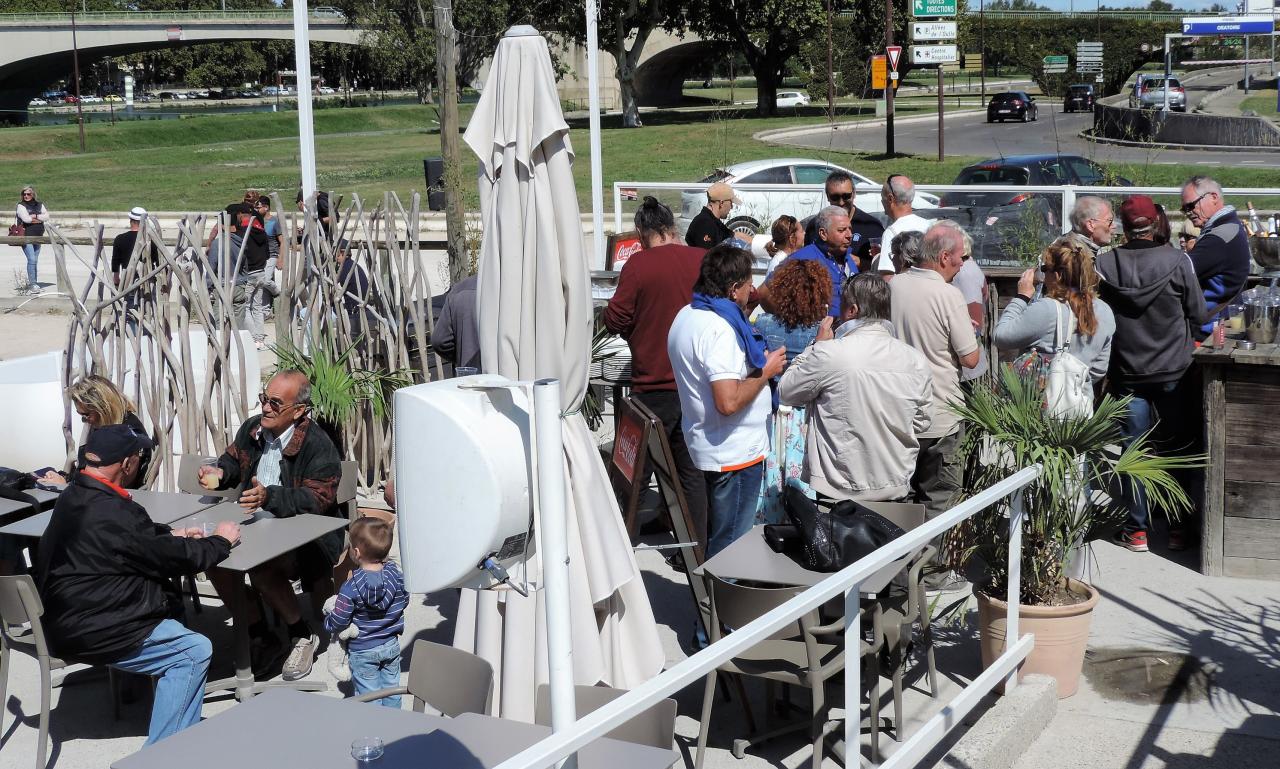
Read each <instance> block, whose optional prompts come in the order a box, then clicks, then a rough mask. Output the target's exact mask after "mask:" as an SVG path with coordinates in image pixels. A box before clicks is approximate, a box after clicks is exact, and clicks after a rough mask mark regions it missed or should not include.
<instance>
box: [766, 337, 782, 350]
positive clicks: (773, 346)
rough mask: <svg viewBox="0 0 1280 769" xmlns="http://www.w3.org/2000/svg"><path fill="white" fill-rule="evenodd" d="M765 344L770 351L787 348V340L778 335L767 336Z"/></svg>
mask: <svg viewBox="0 0 1280 769" xmlns="http://www.w3.org/2000/svg"><path fill="white" fill-rule="evenodd" d="M764 343H765V346H766V347H768V348H769V349H770V350H777V349H781V348H783V347H786V346H787V338H786V337H785V336H779V335H778V334H765V336H764Z"/></svg>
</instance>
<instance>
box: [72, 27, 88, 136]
mask: <svg viewBox="0 0 1280 769" xmlns="http://www.w3.org/2000/svg"><path fill="white" fill-rule="evenodd" d="M71 68H72V70H73V71H74V73H75V78H76V87H75V91H76V125H78V126H79V127H80V154H82V155H83V154H84V151H85V149H84V107H83V105H82V104H81V103H80V46H79V44H77V43H76V7H75V5H72V6H71Z"/></svg>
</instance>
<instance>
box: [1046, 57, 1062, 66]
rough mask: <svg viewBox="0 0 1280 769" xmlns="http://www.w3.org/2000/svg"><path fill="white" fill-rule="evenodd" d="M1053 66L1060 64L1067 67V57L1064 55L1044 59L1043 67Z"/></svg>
mask: <svg viewBox="0 0 1280 769" xmlns="http://www.w3.org/2000/svg"><path fill="white" fill-rule="evenodd" d="M1054 64H1061V65H1062V66H1064V67H1065V66H1067V57H1066V56H1065V55H1061V56H1046V57H1044V65H1045V66H1046V67H1048V66H1051V65H1054Z"/></svg>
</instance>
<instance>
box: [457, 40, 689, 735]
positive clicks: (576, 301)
mask: <svg viewBox="0 0 1280 769" xmlns="http://www.w3.org/2000/svg"><path fill="white" fill-rule="evenodd" d="M463 139H464V141H465V142H466V143H467V145H468V146H469V147H470V148H471V149H472V151H474V152H475V154H476V156H477V157H478V158H479V160H480V180H479V185H480V206H481V214H482V218H483V223H484V232H483V239H482V244H481V249H480V275H479V284H478V297H477V310H476V312H477V315H478V317H479V324H480V349H481V365H482V366H483V367H484V371H485V373H493V374H502V375H503V376H507V377H510V378H511V379H521V380H533V379H540V378H550V377H554V378H558V379H560V381H561V386H562V398H563V403H564V410H565V412H566V413H567V414H568V416H567V417H566V418H565V419H564V420H563V421H562V422H561V425H562V439H563V443H564V458H565V462H564V464H565V473H566V475H567V485H568V492H567V508H568V519H569V520H568V530H569V531H568V534H569V543H568V550H569V558H570V586H571V590H570V601H571V612H570V613H571V619H572V628H573V663H574V665H573V667H574V681H575V682H576V683H578V684H595V683H605V684H607V685H609V686H615V687H619V688H624V689H626V688H631V687H633V686H635V685H636V684H638V683H640V682H642V681H645V680H647V679H649V678H651V677H653V676H654V675H657V674H658V673H659V672H660V671H661V670H662V668H663V665H664V663H665V657H664V654H663V652H662V644H661V641H660V639H659V637H658V632H657V625H656V624H655V622H654V619H653V610H652V608H651V607H650V605H649V597H648V595H647V594H646V592H645V589H644V583H643V582H642V580H641V577H640V570H639V568H638V567H637V566H636V561H635V556H634V554H633V553H632V550H631V545H630V540H629V538H628V537H627V534H626V530H625V528H624V527H623V524H622V518H621V515H620V514H619V511H618V504H617V500H616V499H615V497H614V495H613V490H612V488H611V486H610V484H609V480H608V476H607V475H606V474H605V469H604V464H603V462H602V461H601V458H600V452H599V450H598V449H597V448H596V446H595V443H594V441H593V440H592V437H591V433H590V431H589V430H588V429H587V425H586V422H585V420H584V419H583V418H582V416H581V415H580V414H578V413H577V410H578V408H579V407H580V406H581V404H582V400H583V398H584V396H585V394H586V389H587V369H588V365H589V362H590V361H589V358H590V355H591V331H592V329H591V324H592V313H591V290H590V288H591V286H590V274H589V266H588V262H587V255H586V253H585V251H584V249H583V239H582V220H581V217H580V214H579V209H578V197H577V191H576V190H575V188H574V183H573V149H572V148H571V147H570V145H569V126H568V124H566V123H565V121H564V115H563V113H562V112H561V110H560V100H559V97H558V96H557V94H556V85H555V75H554V73H553V71H552V68H551V57H550V53H549V51H548V49H547V43H546V41H545V40H544V39H543V38H542V36H541V35H540V34H539V33H538V31H537V30H535V29H533V28H532V27H513V28H512V29H511V30H509V31H508V32H507V34H506V36H505V37H504V38H503V39H502V41H501V42H500V43H499V44H498V48H497V51H496V53H495V54H494V59H493V63H492V67H491V69H490V71H489V77H488V80H487V81H486V83H485V88H484V91H483V95H482V97H481V99H480V103H479V104H478V105H477V106H476V111H475V114H474V115H473V116H472V118H471V121H470V123H469V124H468V126H467V131H466V134H465V135H464V137H463ZM535 531H537V529H536V528H535ZM541 552H542V548H541V547H540V546H539V547H538V548H537V554H535V556H534V558H533V563H531V564H530V567H529V575H530V578H531V580H532V581H533V582H534V583H535V584H536V585H538V586H539V587H540V586H541V584H540V568H539V563H538V557H539V556H540V554H541ZM513 576H514V575H513ZM544 616H545V615H544V613H543V608H542V592H541V590H539V591H537V592H535V593H532V594H531V595H530V597H529V598H522V597H521V596H520V595H519V594H517V593H515V592H514V591H511V590H498V591H482V592H481V591H474V590H464V591H463V593H462V598H461V601H460V602H459V612H458V621H457V629H456V632H455V636H454V644H455V645H456V646H459V647H461V648H464V649H467V650H469V651H474V652H475V653H477V654H479V655H481V656H483V657H484V658H486V659H487V660H489V661H490V662H491V663H492V664H493V665H494V669H495V674H496V679H497V680H496V686H497V692H496V695H497V696H495V698H494V701H495V703H496V706H495V707H496V710H497V714H498V715H502V716H503V717H507V718H516V719H521V720H526V721H532V720H533V714H534V702H535V694H536V689H537V685H538V684H539V683H544V682H546V681H547V669H546V668H547V657H546V631H545V619H544Z"/></svg>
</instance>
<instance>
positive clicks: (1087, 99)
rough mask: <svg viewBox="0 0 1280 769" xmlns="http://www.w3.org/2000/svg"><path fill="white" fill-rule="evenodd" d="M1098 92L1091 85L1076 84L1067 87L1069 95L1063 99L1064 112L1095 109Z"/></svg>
mask: <svg viewBox="0 0 1280 769" xmlns="http://www.w3.org/2000/svg"><path fill="white" fill-rule="evenodd" d="M1096 98H1097V92H1096V91H1094V90H1093V85H1092V84H1090V83H1075V84H1074V85H1069V86H1067V93H1066V95H1065V96H1063V97H1062V111H1063V112H1078V111H1088V110H1092V109H1093V102H1094V100H1095V99H1096Z"/></svg>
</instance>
